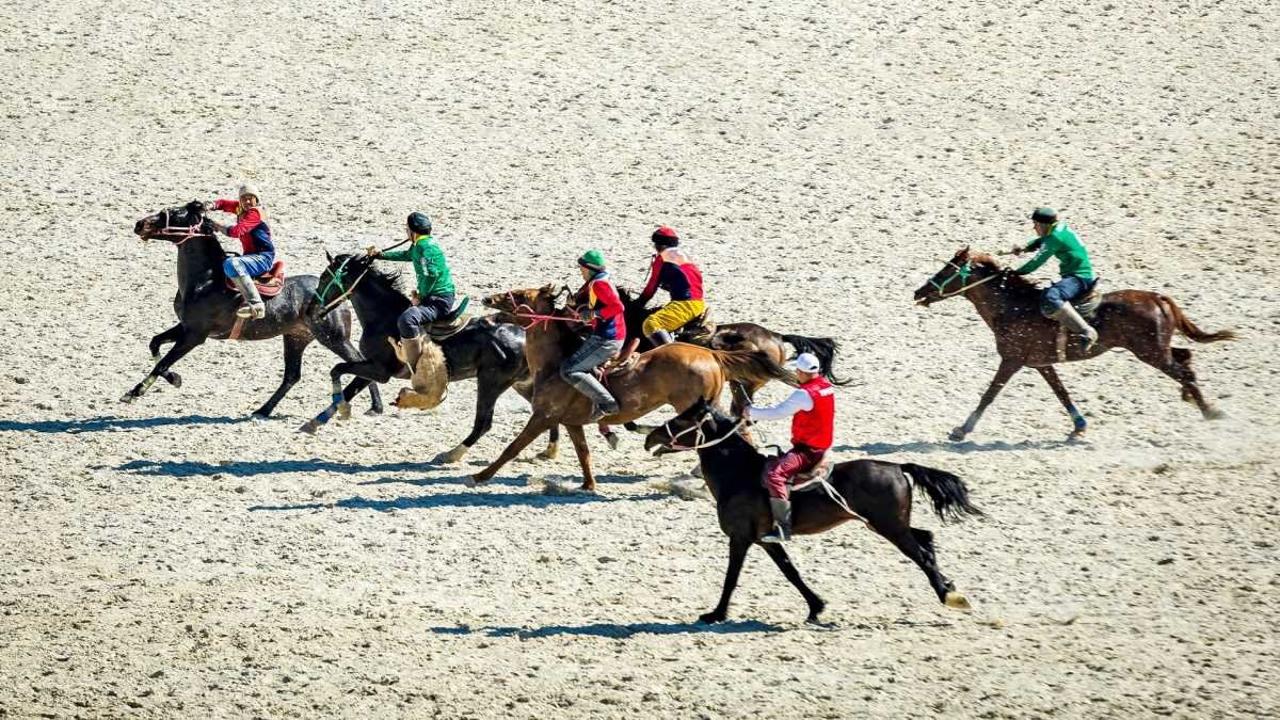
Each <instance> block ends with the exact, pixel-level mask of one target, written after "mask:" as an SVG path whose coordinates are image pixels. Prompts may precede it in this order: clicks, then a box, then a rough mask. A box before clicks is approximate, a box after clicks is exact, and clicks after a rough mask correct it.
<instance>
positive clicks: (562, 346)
mask: <svg viewBox="0 0 1280 720" xmlns="http://www.w3.org/2000/svg"><path fill="white" fill-rule="evenodd" d="M567 293H568V291H567V289H566V288H564V287H563V286H560V285H546V286H544V287H541V288H532V289H527V290H512V291H510V292H505V293H498V294H496V295H491V296H489V297H487V298H485V299H484V301H483V302H484V304H485V306H486V307H489V308H492V309H494V310H498V311H499V313H500V317H502V319H503V321H504V322H507V321H516V322H520V323H521V324H524V325H525V326H526V327H525V357H526V359H527V360H528V363H529V371H530V373H531V374H532V376H533V397H532V399H531V401H530V402H531V403H532V404H533V413H532V415H531V416H530V418H529V421H528V423H526V424H525V427H524V430H522V431H521V432H520V434H519V435H518V436H516V438H515V439H514V440H512V441H511V444H510V445H508V446H507V448H506V449H505V450H503V451H502V454H501V455H499V456H498V459H496V460H494V461H493V463H492V464H490V465H489V467H487V468H485V469H484V470H483V471H481V472H479V473H477V474H476V475H475V476H473V477H472V478H471V481H470V482H469V483H468V484H469V485H475V484H479V483H485V482H488V481H489V480H491V479H492V478H493V476H494V475H495V474H497V472H498V470H499V469H500V468H502V466H503V465H505V464H506V463H507V462H509V461H510V460H512V459H513V458H514V457H516V455H518V454H519V453H520V451H521V450H523V449H524V448H525V446H527V445H528V444H529V443H530V442H532V441H533V439H534V438H536V437H537V436H538V435H539V434H540V433H543V432H545V431H546V430H548V429H550V428H552V427H554V426H555V425H557V424H560V425H564V426H565V429H566V430H567V432H568V433H569V438H570V439H571V440H572V441H573V448H574V450H575V451H576V452H577V454H578V463H579V464H580V465H581V466H582V476H583V482H582V489H584V490H594V489H595V484H596V481H595V475H594V474H593V473H592V470H591V450H590V448H588V447H587V440H586V433H585V432H583V429H582V427H583V425H584V424H586V423H587V422H588V419H589V418H590V416H591V401H590V400H589V399H588V398H587V397H586V396H584V395H582V394H581V393H579V392H578V391H577V390H575V389H574V388H573V387H572V386H570V385H569V384H568V383H566V382H565V381H564V379H562V378H561V377H560V365H561V363H562V362H564V359H565V358H567V357H568V356H569V355H570V354H571V353H572V352H573V350H575V349H576V348H577V346H578V343H579V342H580V340H579V338H578V336H577V335H576V334H575V333H574V331H573V329H572V327H573V326H574V325H575V324H577V323H578V322H579V321H578V320H577V318H576V316H575V314H574V313H573V312H572V311H569V310H565V309H558V308H556V301H557V300H558V299H559V298H560V297H561V296H562V295H565V294H567ZM767 380H782V381H783V382H786V383H789V384H792V385H794V384H795V383H796V379H795V376H794V375H793V374H792V373H791V372H790V371H788V370H786V369H785V368H783V367H782V366H781V365H779V364H778V363H776V362H774V361H773V360H771V359H769V358H768V357H767V356H765V355H764V354H763V353H761V352H758V351H754V350H711V349H709V348H704V347H699V346H697V345H689V344H686V343H672V344H669V345H663V346H662V347H660V348H657V349H654V350H651V351H649V352H646V353H642V354H640V355H639V356H637V357H636V360H635V362H634V363H633V364H630V365H628V367H627V368H625V369H622V370H619V371H617V372H614V373H612V374H611V375H609V377H608V379H607V381H606V383H607V385H608V386H609V391H610V392H611V393H612V394H613V396H614V397H615V398H617V400H618V404H619V405H620V406H621V409H620V410H619V412H617V413H615V414H613V415H609V416H607V417H605V418H603V422H607V423H613V424H621V423H626V422H631V421H633V420H635V419H637V418H639V417H642V416H644V415H646V414H648V413H650V412H652V411H654V410H657V409H658V408H660V407H663V406H664V405H670V406H672V407H673V408H675V409H676V411H677V412H680V411H683V410H685V409H686V408H689V407H690V406H692V405H693V404H694V403H695V402H697V401H698V400H699V399H705V400H708V401H710V402H713V403H714V402H718V400H719V397H720V394H721V392H722V391H723V389H724V386H725V383H726V382H730V381H737V382H744V383H752V384H754V383H763V382H766V381H767Z"/></svg>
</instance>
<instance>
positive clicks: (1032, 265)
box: [1014, 248, 1053, 275]
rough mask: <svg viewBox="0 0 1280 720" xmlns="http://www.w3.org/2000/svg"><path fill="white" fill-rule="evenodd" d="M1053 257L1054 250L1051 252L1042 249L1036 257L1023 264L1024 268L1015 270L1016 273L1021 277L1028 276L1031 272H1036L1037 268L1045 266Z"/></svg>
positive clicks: (1047, 249)
mask: <svg viewBox="0 0 1280 720" xmlns="http://www.w3.org/2000/svg"><path fill="white" fill-rule="evenodd" d="M1051 257H1053V251H1052V250H1050V249H1049V248H1041V249H1040V252H1039V253H1036V256H1035V257H1033V258H1031V259H1030V260H1028V261H1027V262H1025V263H1023V265H1022V267H1020V268H1018V269H1017V270H1014V272H1015V273H1017V274H1019V275H1026V274H1027V273H1029V272H1035V270H1036V268H1038V267H1040V266H1041V265H1043V264H1045V262H1046V261H1048V260H1049V258H1051Z"/></svg>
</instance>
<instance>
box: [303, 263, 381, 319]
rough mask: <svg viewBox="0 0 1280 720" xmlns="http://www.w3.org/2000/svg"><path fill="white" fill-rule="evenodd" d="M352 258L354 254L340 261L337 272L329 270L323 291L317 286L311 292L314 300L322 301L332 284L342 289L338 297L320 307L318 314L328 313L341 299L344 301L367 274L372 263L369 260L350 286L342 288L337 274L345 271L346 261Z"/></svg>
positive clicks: (339, 274)
mask: <svg viewBox="0 0 1280 720" xmlns="http://www.w3.org/2000/svg"><path fill="white" fill-rule="evenodd" d="M354 259H355V256H354V255H352V256H349V257H348V258H347V259H346V260H343V261H342V264H341V265H339V266H338V270H337V272H330V273H329V282H328V283H327V284H326V285H325V286H324V292H323V293H321V291H320V290H321V289H320V288H318V287H317V288H316V290H315V292H314V293H313V294H314V295H315V298H316V301H317V302H324V296H325V295H328V294H329V288H331V287H333V286H334V285H337V286H338V289H339V290H342V294H341V295H338V297H336V298H334V299H332V300H330V301H329V302H328V303H325V305H324V307H322V308H320V314H321V315H326V314H328V313H329V312H330V311H331V310H333V309H334V308H335V307H337V306H338V305H340V304H342V301H344V300H346V299H347V298H349V297H351V293H353V292H355V291H356V286H357V285H359V284H360V281H361V280H363V279H364V276H365V275H368V274H369V270H370V269H372V268H373V263H372V262H371V263H369V265H368V266H366V267H365V269H364V272H362V273H360V274H359V275H357V276H356V279H355V280H353V281H352V282H351V285H350V287H347V288H345V289H344V288H343V287H342V282H341V281H340V280H338V278H339V276H341V275H342V273H345V272H346V271H347V263H350V262H351V261H352V260H354Z"/></svg>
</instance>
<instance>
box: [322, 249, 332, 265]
mask: <svg viewBox="0 0 1280 720" xmlns="http://www.w3.org/2000/svg"><path fill="white" fill-rule="evenodd" d="M324 259H325V260H326V261H327V262H333V253H331V252H329V248H325V249H324Z"/></svg>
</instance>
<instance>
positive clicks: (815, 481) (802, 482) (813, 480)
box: [791, 451, 836, 492]
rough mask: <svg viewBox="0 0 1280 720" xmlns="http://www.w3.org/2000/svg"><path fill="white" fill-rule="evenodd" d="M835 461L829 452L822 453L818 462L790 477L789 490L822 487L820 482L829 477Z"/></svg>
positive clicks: (798, 490) (795, 490)
mask: <svg viewBox="0 0 1280 720" xmlns="http://www.w3.org/2000/svg"><path fill="white" fill-rule="evenodd" d="M835 467H836V462H835V459H834V458H832V457H831V452H830V451H827V452H824V453H822V457H821V458H819V459H818V462H817V463H816V464H815V465H814V466H813V467H811V468H809V469H808V470H805V471H804V472H802V473H797V474H796V475H795V477H793V478H792V479H791V492H803V491H805V490H812V489H813V488H816V487H822V484H823V483H824V482H825V481H826V480H828V479H830V478H831V473H832V472H834V471H835Z"/></svg>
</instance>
